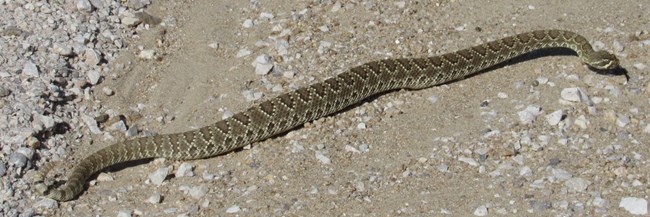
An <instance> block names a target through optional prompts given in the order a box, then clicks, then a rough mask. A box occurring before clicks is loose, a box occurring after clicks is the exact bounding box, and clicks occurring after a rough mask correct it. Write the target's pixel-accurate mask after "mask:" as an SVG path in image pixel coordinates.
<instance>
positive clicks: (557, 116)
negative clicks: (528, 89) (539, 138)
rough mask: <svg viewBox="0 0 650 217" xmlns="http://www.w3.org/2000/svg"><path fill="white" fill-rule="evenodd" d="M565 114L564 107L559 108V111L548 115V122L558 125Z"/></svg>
mask: <svg viewBox="0 0 650 217" xmlns="http://www.w3.org/2000/svg"><path fill="white" fill-rule="evenodd" d="M563 116H564V111H563V110H562V109H558V110H557V111H554V112H553V113H551V114H548V115H546V123H548V124H549V125H551V126H555V125H558V124H559V123H560V121H562V117H563Z"/></svg>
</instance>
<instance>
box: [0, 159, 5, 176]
mask: <svg viewBox="0 0 650 217" xmlns="http://www.w3.org/2000/svg"><path fill="white" fill-rule="evenodd" d="M5 172H7V166H5V162H4V161H0V176H4V175H5Z"/></svg>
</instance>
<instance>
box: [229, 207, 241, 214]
mask: <svg viewBox="0 0 650 217" xmlns="http://www.w3.org/2000/svg"><path fill="white" fill-rule="evenodd" d="M240 210H241V208H239V206H237V205H234V206H231V207H228V209H226V213H238V212H239V211H240Z"/></svg>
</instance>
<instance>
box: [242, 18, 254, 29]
mask: <svg viewBox="0 0 650 217" xmlns="http://www.w3.org/2000/svg"><path fill="white" fill-rule="evenodd" d="M242 26H243V27H244V28H251V27H253V20H251V19H246V20H244V23H243V24H242Z"/></svg>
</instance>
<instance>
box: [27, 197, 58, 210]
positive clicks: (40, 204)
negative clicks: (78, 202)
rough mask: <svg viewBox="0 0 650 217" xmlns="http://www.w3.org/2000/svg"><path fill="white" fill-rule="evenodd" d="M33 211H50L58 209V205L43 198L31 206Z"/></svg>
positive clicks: (54, 201) (51, 200)
mask: <svg viewBox="0 0 650 217" xmlns="http://www.w3.org/2000/svg"><path fill="white" fill-rule="evenodd" d="M32 207H33V208H34V209H38V208H41V207H42V208H43V209H44V210H51V209H56V208H59V203H58V202H56V200H53V199H50V198H43V199H42V200H39V201H37V202H36V203H34V204H33V205H32Z"/></svg>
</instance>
